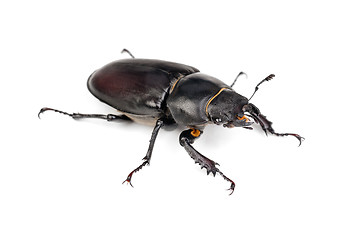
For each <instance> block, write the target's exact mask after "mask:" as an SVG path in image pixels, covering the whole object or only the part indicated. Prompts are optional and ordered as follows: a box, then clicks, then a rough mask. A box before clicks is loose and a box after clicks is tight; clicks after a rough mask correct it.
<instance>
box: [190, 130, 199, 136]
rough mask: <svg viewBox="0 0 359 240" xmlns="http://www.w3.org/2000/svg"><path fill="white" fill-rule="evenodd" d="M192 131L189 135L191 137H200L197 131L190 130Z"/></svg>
mask: <svg viewBox="0 0 359 240" xmlns="http://www.w3.org/2000/svg"><path fill="white" fill-rule="evenodd" d="M191 129H192V132H191V135H192V136H193V137H199V135H201V131H200V130H198V129H195V128H191Z"/></svg>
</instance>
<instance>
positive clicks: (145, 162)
mask: <svg viewBox="0 0 359 240" xmlns="http://www.w3.org/2000/svg"><path fill="white" fill-rule="evenodd" d="M147 164H148V165H150V161H149V160H145V161H144V162H143V163H142V164H141V165H140V166H138V167H137V168H136V169H134V170H133V171H132V172H130V174H128V176H127V178H126V180H125V181H123V182H122V184H124V183H125V182H127V183H129V184H130V185H131V187H133V185H132V183H131V180H132V175H133V174H134V173H135V172H138V171H140V170H141V168H143V167H144V166H146V165H147Z"/></svg>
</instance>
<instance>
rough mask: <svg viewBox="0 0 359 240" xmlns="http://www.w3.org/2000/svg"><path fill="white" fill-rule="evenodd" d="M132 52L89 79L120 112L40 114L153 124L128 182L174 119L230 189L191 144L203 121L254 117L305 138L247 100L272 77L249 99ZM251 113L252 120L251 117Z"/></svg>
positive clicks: (226, 123) (266, 127)
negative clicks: (184, 128) (274, 120)
mask: <svg viewBox="0 0 359 240" xmlns="http://www.w3.org/2000/svg"><path fill="white" fill-rule="evenodd" d="M122 52H127V53H128V54H129V55H130V56H131V57H132V58H129V59H122V60H118V61H114V62H111V63H109V64H107V65H105V66H104V67H102V68H100V69H98V70H96V71H95V72H94V73H93V74H91V76H90V77H89V79H88V81H87V86H88V89H89V91H90V92H91V93H92V94H93V95H94V96H95V97H97V98H98V99H99V100H100V101H102V102H104V103H106V104H108V105H110V106H112V107H114V108H115V109H117V110H118V111H119V112H120V113H121V115H113V114H108V115H102V114H81V113H73V114H70V113H67V112H63V111H59V110H56V109H53V108H42V109H41V110H40V112H39V114H38V116H39V117H40V114H41V113H43V112H45V111H48V110H51V111H55V112H58V113H62V114H66V115H68V116H71V117H72V118H74V119H80V118H100V119H105V120H108V121H113V120H125V121H135V122H139V123H144V124H151V125H154V129H153V132H152V136H151V139H150V145H149V147H148V151H147V154H146V156H145V157H144V158H143V160H144V162H143V163H142V164H141V165H140V166H138V167H137V168H136V169H134V170H133V171H132V172H131V173H130V174H129V175H128V177H127V179H126V180H125V181H124V182H128V183H130V185H131V186H132V183H131V178H132V175H133V173H135V172H137V171H139V170H140V169H141V168H142V167H144V166H146V165H147V164H148V165H149V164H150V160H151V155H152V150H153V146H154V143H155V140H156V137H157V134H158V132H159V130H160V129H161V128H167V129H174V128H176V127H177V126H178V125H180V126H186V127H188V129H187V130H184V131H183V132H182V133H181V134H180V137H179V142H180V144H181V146H182V147H184V148H185V150H186V151H187V152H188V154H189V155H190V156H191V157H192V158H193V159H194V160H195V163H198V164H200V166H201V168H206V169H207V175H208V174H209V173H210V172H211V173H213V175H214V176H215V175H216V173H218V174H220V175H221V176H222V177H223V178H224V179H225V180H227V181H229V182H230V183H231V186H230V188H229V189H228V190H231V193H230V194H232V193H233V191H234V188H235V184H234V182H233V181H232V180H231V179H229V178H228V177H226V176H225V175H224V174H223V173H222V172H221V171H220V170H219V169H218V168H217V167H216V165H219V164H218V163H216V162H214V161H212V160H210V159H208V158H207V157H205V156H203V155H202V154H200V153H199V152H198V151H197V150H196V149H194V148H193V147H192V144H193V143H194V140H196V139H197V138H199V137H200V135H201V134H202V133H203V129H204V127H205V126H206V125H207V124H210V123H214V124H217V125H223V127H230V128H231V127H244V128H247V129H252V128H251V127H250V125H252V124H253V121H252V120H254V121H255V122H256V123H257V124H260V126H261V128H262V129H263V131H264V132H265V133H266V134H267V132H270V133H271V134H274V135H277V136H288V135H291V136H294V137H296V138H297V139H298V140H299V145H300V144H301V143H302V140H303V139H304V138H303V137H301V136H300V135H298V134H294V133H276V132H275V131H274V129H273V128H272V122H270V121H268V120H267V118H266V117H265V116H264V115H263V114H261V112H260V111H259V109H258V108H257V107H256V106H255V105H253V104H252V103H249V100H250V99H251V98H252V97H253V95H254V93H255V92H256V91H257V90H258V86H259V85H260V84H262V83H263V82H265V81H269V80H270V79H272V78H273V77H274V75H273V74H271V75H269V76H268V77H266V78H265V79H263V80H262V81H261V82H260V83H259V84H258V85H257V86H256V88H255V91H254V93H253V94H252V96H251V97H250V98H249V100H248V99H247V98H246V97H244V96H242V95H240V94H238V93H236V92H235V91H234V90H233V89H232V86H233V85H234V83H235V82H236V80H237V78H238V77H239V76H240V75H242V74H244V73H242V72H241V73H239V74H238V76H237V78H236V79H235V81H234V82H233V83H232V85H231V86H229V85H227V84H225V83H223V82H222V81H220V80H218V79H217V78H214V77H211V76H209V75H205V74H203V73H201V72H199V70H198V69H196V68H194V67H191V66H187V65H183V64H179V63H174V62H168V61H162V60H153V59H137V58H134V57H133V55H132V54H131V53H130V52H129V51H128V50H126V49H124V50H123V51H122ZM251 119H252V120H251Z"/></svg>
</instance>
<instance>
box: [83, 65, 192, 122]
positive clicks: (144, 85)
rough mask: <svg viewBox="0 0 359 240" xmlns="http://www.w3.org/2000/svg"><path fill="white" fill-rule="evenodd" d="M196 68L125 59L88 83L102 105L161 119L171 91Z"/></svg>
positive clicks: (97, 74)
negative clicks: (172, 86)
mask: <svg viewBox="0 0 359 240" xmlns="http://www.w3.org/2000/svg"><path fill="white" fill-rule="evenodd" d="M193 72H198V70H197V69H196V68H193V67H190V66H187V65H183V64H178V63H172V62H166V61H161V60H150V59H123V60H118V61H115V62H112V63H109V64H107V65H105V66H104V67H102V68H100V69H98V70H97V71H96V72H94V73H93V74H92V75H91V76H90V78H89V80H88V88H89V90H90V92H91V93H92V94H93V95H94V96H95V97H97V98H98V99H99V100H101V101H102V102H105V103H106V104H108V105H110V106H112V107H114V108H116V109H117V110H119V111H121V112H123V113H129V114H131V115H147V116H151V117H154V118H159V117H161V114H163V113H164V111H165V110H166V104H165V99H166V98H167V95H168V91H169V88H170V86H171V84H173V83H174V82H175V81H176V79H177V78H178V77H180V76H185V75H188V74H191V73H193Z"/></svg>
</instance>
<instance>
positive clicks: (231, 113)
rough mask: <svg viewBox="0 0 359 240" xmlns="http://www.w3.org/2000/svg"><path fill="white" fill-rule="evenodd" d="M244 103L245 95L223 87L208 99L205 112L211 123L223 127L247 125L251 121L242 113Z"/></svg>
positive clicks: (250, 123)
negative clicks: (218, 92)
mask: <svg viewBox="0 0 359 240" xmlns="http://www.w3.org/2000/svg"><path fill="white" fill-rule="evenodd" d="M246 105H248V99H247V98H246V97H243V96H242V95H239V94H238V93H236V92H234V91H232V90H229V89H224V90H223V91H221V92H220V94H218V95H217V96H215V97H213V98H212V99H211V100H210V101H209V103H208V111H207V114H208V116H209V118H210V119H211V121H212V122H213V123H215V124H217V125H220V124H222V125H223V127H228V128H232V127H248V126H250V125H252V124H253V122H252V121H250V120H249V119H248V118H247V117H246V116H245V115H244V109H243V107H244V106H246Z"/></svg>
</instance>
